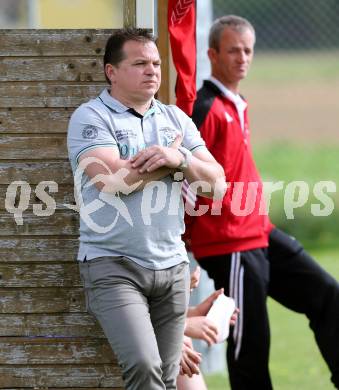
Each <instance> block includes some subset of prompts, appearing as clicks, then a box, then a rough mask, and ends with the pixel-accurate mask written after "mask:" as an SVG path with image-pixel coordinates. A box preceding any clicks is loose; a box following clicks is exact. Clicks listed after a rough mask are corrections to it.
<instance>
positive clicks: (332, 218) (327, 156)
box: [254, 143, 339, 248]
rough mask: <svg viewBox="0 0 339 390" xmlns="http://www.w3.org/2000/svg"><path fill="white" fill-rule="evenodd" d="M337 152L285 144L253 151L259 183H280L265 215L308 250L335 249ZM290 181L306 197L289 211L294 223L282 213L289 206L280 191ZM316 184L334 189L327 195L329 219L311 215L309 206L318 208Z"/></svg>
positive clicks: (333, 148) (338, 215)
mask: <svg viewBox="0 0 339 390" xmlns="http://www.w3.org/2000/svg"><path fill="white" fill-rule="evenodd" d="M338 152H339V148H338V146H328V145H327V146H325V145H313V146H307V145H302V146H298V145H293V144H286V143H276V144H271V145H265V146H260V145H257V146H256V147H255V149H254V155H255V160H256V162H257V166H258V169H259V171H260V172H261V175H262V178H263V181H264V182H274V183H275V182H278V181H282V182H283V190H279V191H277V192H275V193H273V194H272V197H271V202H270V207H269V214H270V217H271V219H272V221H273V222H274V223H275V224H276V225H277V226H278V227H280V228H282V229H283V230H286V231H287V232H288V233H290V234H292V235H294V236H296V237H297V238H298V239H299V240H301V241H302V242H303V243H304V244H306V245H307V246H309V247H313V248H319V247H328V246H338V243H337V234H338V231H337V221H338V218H339V195H338V190H339V188H338V187H339V171H338V169H337V166H338ZM292 181H304V182H305V183H306V185H307V186H308V188H309V192H310V193H309V197H308V200H307V202H306V203H305V205H303V206H302V207H299V208H296V209H295V210H294V211H293V214H294V219H289V218H287V216H286V213H285V211H284V207H286V208H288V205H289V203H288V201H287V198H286V199H285V191H284V190H285V189H286V186H287V185H288V184H289V183H291V182H292ZM319 181H331V182H333V183H334V185H335V186H336V187H337V189H336V192H334V193H327V195H328V196H329V197H330V198H331V199H332V201H333V203H334V210H333V212H332V213H331V214H330V215H329V216H314V215H313V214H312V204H316V203H317V204H322V203H321V202H320V201H319V200H318V199H317V198H316V197H315V196H314V194H313V190H314V185H315V184H316V183H317V182H319ZM295 196H297V194H296V195H295Z"/></svg>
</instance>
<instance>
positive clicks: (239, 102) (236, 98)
mask: <svg viewBox="0 0 339 390" xmlns="http://www.w3.org/2000/svg"><path fill="white" fill-rule="evenodd" d="M209 80H210V81H211V82H212V83H213V84H214V85H216V86H217V87H218V88H219V89H220V91H221V93H222V94H223V95H224V96H225V97H226V98H227V99H229V100H230V101H231V102H233V103H234V104H235V106H236V107H237V109H240V110H241V111H244V110H245V108H246V107H247V103H246V102H245V100H244V99H243V98H242V97H241V96H240V95H239V94H237V95H236V94H235V93H234V92H232V91H231V90H229V89H228V88H227V87H225V85H224V84H223V83H221V82H220V81H219V80H218V79H216V78H215V77H213V76H210V77H209Z"/></svg>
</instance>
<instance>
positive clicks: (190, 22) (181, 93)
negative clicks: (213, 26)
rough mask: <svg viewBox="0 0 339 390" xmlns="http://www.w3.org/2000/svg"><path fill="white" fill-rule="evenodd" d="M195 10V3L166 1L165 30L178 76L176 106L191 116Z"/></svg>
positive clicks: (194, 72) (194, 80)
mask: <svg viewBox="0 0 339 390" xmlns="http://www.w3.org/2000/svg"><path fill="white" fill-rule="evenodd" d="M195 26H196V9H195V0H169V1H168V31H169V35H170V42H171V49H172V56H173V62H174V65H175V68H176V70H177V73H178V77H177V82H176V86H175V94H176V97H177V101H176V105H177V106H178V107H180V108H181V109H182V110H183V111H185V112H186V114H187V115H190V116H191V115H192V111H193V103H194V101H195V98H196V86H195V82H196V37H195Z"/></svg>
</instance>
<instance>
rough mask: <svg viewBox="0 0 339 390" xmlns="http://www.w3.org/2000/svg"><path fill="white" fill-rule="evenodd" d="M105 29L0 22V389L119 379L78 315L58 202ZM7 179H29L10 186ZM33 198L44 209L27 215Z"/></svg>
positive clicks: (104, 348)
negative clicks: (72, 126) (46, 184)
mask: <svg viewBox="0 0 339 390" xmlns="http://www.w3.org/2000/svg"><path fill="white" fill-rule="evenodd" d="M111 33H112V31H108V30H0V138H1V142H0V388H11V389H15V388H17V389H18V388H34V389H37V388H47V387H50V388H64V389H67V388H92V389H95V388H99V387H100V388H102V387H109V388H121V386H122V381H121V379H120V371H119V369H118V367H117V364H116V361H115V358H114V356H113V354H112V352H111V349H110V347H109V345H108V344H107V341H106V340H105V338H104V336H103V334H102V332H101V330H100V329H99V327H98V325H97V324H96V323H95V321H94V320H93V319H92V318H91V317H90V316H89V315H87V314H86V313H85V307H84V300H83V294H82V290H81V283H80V280H79V272H78V268H77V264H76V262H75V256H76V251H77V245H78V243H77V235H78V233H77V230H78V215H77V213H76V212H74V211H72V210H70V209H68V208H67V207H65V206H64V203H72V202H73V178H72V174H71V170H70V166H69V163H68V160H67V150H66V131H67V122H68V120H69V117H70V115H71V113H72V112H73V110H74V109H75V107H77V106H79V104H81V103H82V102H84V101H87V100H88V99H89V98H90V97H94V96H96V95H97V94H98V93H99V92H100V90H101V89H102V88H103V86H104V85H105V81H104V76H103V72H102V59H101V58H102V54H103V51H104V45H105V42H106V39H107V37H108V36H109V35H110V34H111ZM13 181H25V182H27V183H28V184H23V185H22V186H21V191H20V188H19V189H18V190H17V191H15V186H14V187H13V186H10V184H11V183H12V182H13ZM42 181H52V182H55V183H57V188H55V185H54V184H53V185H54V188H53V187H51V188H50V191H55V190H56V189H57V192H49V194H50V196H52V197H53V199H54V200H55V202H56V206H57V207H56V211H55V212H54V208H53V207H52V206H53V205H51V206H49V207H47V209H46V205H45V203H44V202H42V201H41V199H40V197H39V195H37V194H36V192H35V191H36V188H37V185H38V184H39V183H40V182H42ZM47 192H48V191H47ZM6 193H7V203H5V197H6ZM25 200H27V202H28V201H29V205H28V208H27V209H26V205H25ZM33 205H38V206H34V207H35V210H37V207H39V205H40V207H42V210H43V211H42V212H40V213H39V214H40V215H41V214H43V213H44V212H45V214H51V215H45V216H44V215H42V216H39V215H35V214H37V212H35V213H34V212H33V210H34V209H33ZM18 207H22V208H23V212H22V221H21V222H22V224H17V222H19V223H20V213H19V214H18ZM15 209H16V213H17V214H16V219H17V222H16V219H15V215H14V210H15Z"/></svg>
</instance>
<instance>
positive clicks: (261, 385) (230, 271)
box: [199, 249, 272, 390]
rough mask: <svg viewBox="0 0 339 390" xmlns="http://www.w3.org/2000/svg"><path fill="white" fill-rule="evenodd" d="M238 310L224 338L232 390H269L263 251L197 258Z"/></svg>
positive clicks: (265, 275)
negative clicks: (237, 314) (236, 318)
mask: <svg viewBox="0 0 339 390" xmlns="http://www.w3.org/2000/svg"><path fill="white" fill-rule="evenodd" d="M199 263H200V265H201V266H202V268H204V269H205V270H206V271H207V272H208V275H209V277H210V278H212V279H213V280H214V284H215V288H216V289H219V288H222V287H223V288H224V289H225V294H226V295H229V296H231V297H233V298H234V299H235V301H236V305H237V307H239V309H240V313H239V318H238V321H237V323H236V325H235V327H234V328H233V329H232V330H231V333H230V336H229V338H228V348H227V362H228V370H229V377H230V382H231V387H232V389H233V390H250V389H251V390H252V389H261V390H270V389H272V385H271V380H270V375H269V371H268V357H269V342H270V335H269V322H268V315H267V308H266V297H267V291H268V279H269V263H268V261H267V258H266V256H265V251H264V250H262V249H256V250H253V251H246V252H237V253H233V254H231V255H223V256H214V257H208V258H204V259H199Z"/></svg>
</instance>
